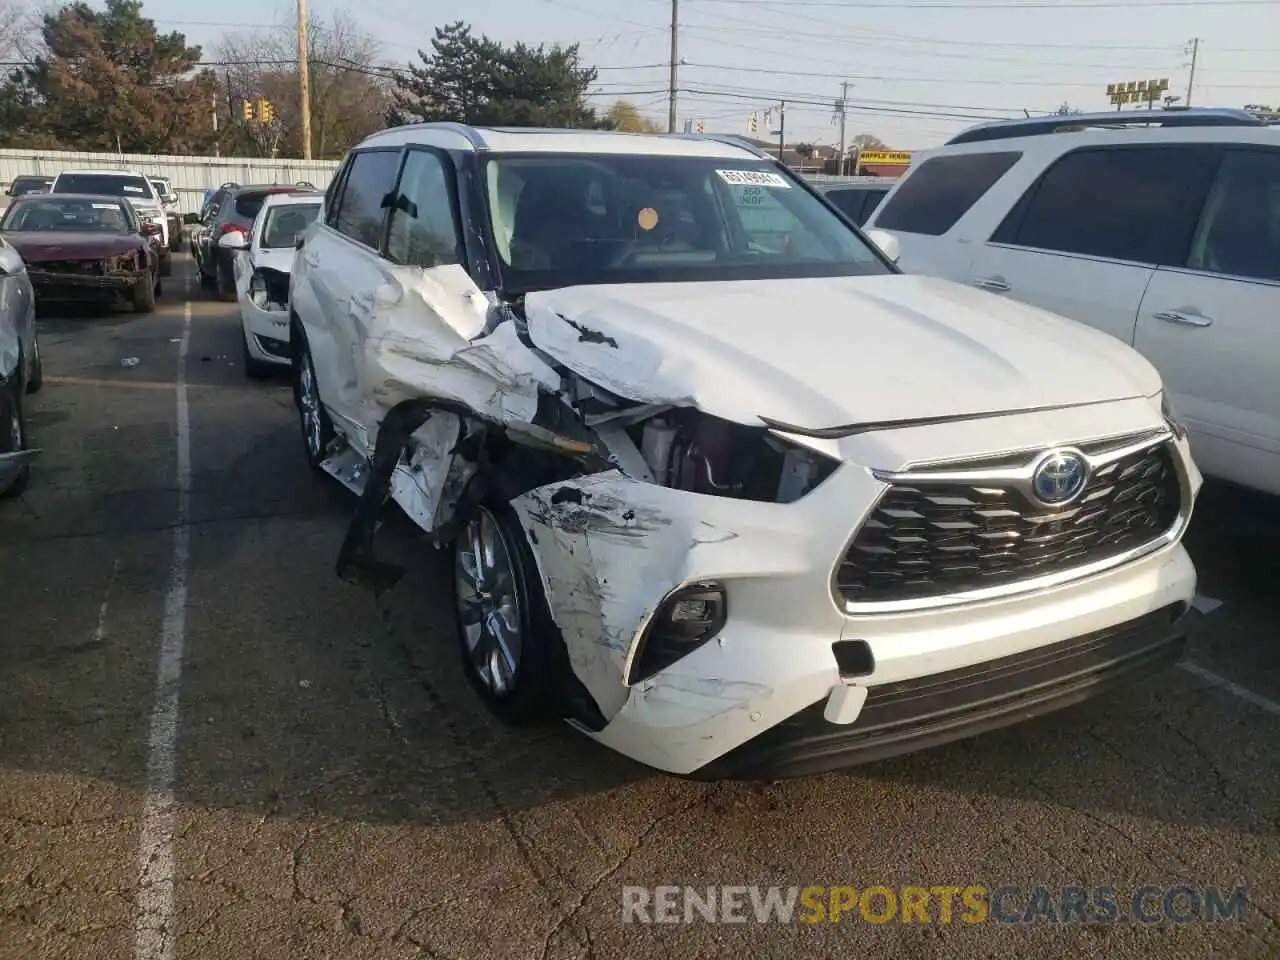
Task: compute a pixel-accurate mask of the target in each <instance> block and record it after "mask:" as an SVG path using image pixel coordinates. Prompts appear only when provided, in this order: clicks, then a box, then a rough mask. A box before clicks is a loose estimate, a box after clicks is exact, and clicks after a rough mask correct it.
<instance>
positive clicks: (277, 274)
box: [249, 267, 289, 310]
mask: <svg viewBox="0 0 1280 960" xmlns="http://www.w3.org/2000/svg"><path fill="white" fill-rule="evenodd" d="M249 299H250V301H251V302H252V303H253V305H254V306H255V307H257V308H258V309H259V310H288V309H289V274H288V273H286V272H284V271H282V270H276V269H274V268H272V267H258V268H257V269H256V270H254V272H253V276H252V277H250V278H249Z"/></svg>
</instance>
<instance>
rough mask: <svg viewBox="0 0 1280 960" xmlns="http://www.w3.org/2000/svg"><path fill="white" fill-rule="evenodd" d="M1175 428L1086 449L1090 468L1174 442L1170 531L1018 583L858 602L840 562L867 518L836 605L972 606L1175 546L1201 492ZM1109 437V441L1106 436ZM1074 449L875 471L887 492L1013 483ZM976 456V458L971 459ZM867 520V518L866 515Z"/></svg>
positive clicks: (850, 610)
mask: <svg viewBox="0 0 1280 960" xmlns="http://www.w3.org/2000/svg"><path fill="white" fill-rule="evenodd" d="M1173 438H1174V433H1173V431H1172V430H1169V429H1161V430H1158V431H1152V432H1150V433H1148V434H1147V435H1145V436H1142V437H1141V438H1140V439H1135V440H1133V441H1132V442H1131V443H1126V444H1124V445H1123V446H1117V447H1113V448H1109V449H1105V450H1103V451H1101V452H1099V453H1096V454H1092V455H1090V454H1084V456H1085V459H1086V460H1088V462H1089V466H1090V469H1091V470H1092V469H1097V468H1098V467H1103V466H1106V465H1107V464H1108V463H1111V462H1113V461H1115V460H1119V459H1121V458H1123V457H1126V456H1129V455H1131V454H1134V453H1139V452H1141V451H1143V450H1146V449H1149V448H1151V447H1157V446H1160V445H1162V444H1168V445H1169V446H1170V448H1171V454H1172V455H1171V459H1172V460H1173V464H1174V469H1175V470H1176V471H1177V475H1178V489H1179V494H1180V496H1181V503H1180V505H1179V507H1178V515H1177V516H1176V517H1175V518H1174V522H1173V524H1172V525H1171V526H1170V527H1169V529H1168V530H1166V531H1165V532H1164V533H1162V534H1160V535H1159V536H1157V537H1156V538H1155V539H1153V540H1151V541H1149V542H1147V543H1144V544H1143V545H1142V546H1139V547H1134V548H1132V549H1130V550H1126V551H1124V552H1123V553H1120V554H1117V555H1116V556H1113V557H1107V558H1106V559H1104V560H1095V561H1093V562H1092V563H1086V564H1083V565H1081V566H1078V567H1072V568H1070V569H1067V570H1059V571H1057V572H1055V573H1050V574H1044V575H1042V576H1038V577H1031V578H1028V579H1026V580H1018V581H1016V582H1013V583H1005V584H1000V585H999V586H994V587H985V588H983V589H980V590H966V591H963V592H960V593H951V594H944V595H942V596H935V597H920V598H916V599H909V600H880V601H870V602H862V603H859V602H854V601H849V600H846V599H845V598H844V597H843V596H842V595H841V592H840V587H839V584H838V582H837V579H838V576H839V572H840V565H841V564H842V563H844V558H845V557H846V556H847V555H848V553H849V550H850V548H851V547H852V546H853V544H854V541H855V540H857V538H858V535H859V534H860V533H861V532H862V524H859V525H858V529H857V530H855V531H854V532H853V536H852V537H850V538H849V539H848V540H847V541H846V542H845V545H844V548H843V549H842V551H841V553H840V556H839V559H838V560H837V561H836V564H835V567H834V568H833V569H832V571H831V592H832V596H833V597H834V598H835V601H836V606H837V607H839V608H840V609H841V611H842V612H843V613H844V614H845V616H847V617H853V618H857V617H868V616H881V615H885V614H897V613H918V612H921V611H926V610H942V609H951V608H955V607H962V606H967V605H970V604H978V603H985V602H987V601H990V600H1000V599H1005V598H1010V597H1017V596H1022V595H1026V594H1032V593H1037V592H1039V591H1041V590H1048V589H1051V588H1054V587H1060V586H1064V585H1066V584H1069V583H1075V582H1078V581H1081V580H1086V579H1088V578H1090V577H1094V576H1097V575H1099V574H1102V573H1106V572H1107V571H1110V570H1114V569H1116V568H1118V567H1122V566H1125V565H1126V564H1129V563H1133V562H1134V561H1136V560H1140V559H1142V558H1143V557H1147V556H1150V555H1152V554H1155V553H1159V552H1160V551H1162V550H1165V549H1167V548H1169V547H1172V546H1174V545H1175V544H1177V543H1178V541H1179V540H1181V539H1182V536H1183V534H1184V533H1185V532H1186V530H1187V527H1188V526H1189V525H1190V523H1191V515H1192V512H1193V510H1194V508H1195V497H1194V496H1193V495H1192V492H1191V478H1190V476H1189V475H1188V472H1187V464H1186V461H1185V459H1184V458H1183V457H1182V456H1181V455H1180V454H1179V453H1178V450H1177V447H1176V445H1174V444H1173V443H1172V441H1173ZM1102 442H1105V441H1102ZM1090 445H1092V444H1081V445H1080V446H1090ZM1055 449H1056V450H1061V449H1070V450H1075V451H1076V452H1080V450H1079V446H1075V447H1072V446H1070V445H1067V444H1063V445H1061V446H1057V447H1053V446H1046V447H1040V448H1036V449H1035V450H1034V451H1028V453H1029V456H1030V461H1029V464H1028V465H1026V466H1023V467H1015V468H1004V469H996V470H983V469H981V468H977V469H972V470H965V469H954V468H958V467H962V466H963V463H964V462H965V461H951V462H949V463H941V464H937V465H932V466H919V467H915V468H912V469H909V470H905V471H900V472H894V471H882V470H872V471H871V473H872V475H873V476H874V477H875V478H876V479H877V480H880V481H881V482H882V483H884V484H885V489H884V491H883V492H882V494H881V497H883V494H884V493H887V492H888V491H889V489H890V488H891V487H892V486H893V485H894V484H898V483H901V484H906V483H913V482H914V483H920V482H924V481H931V482H938V481H942V482H958V483H971V482H977V483H979V484H980V483H981V482H982V481H986V482H989V483H992V484H1000V483H1004V484H1010V483H1011V482H1020V481H1021V480H1022V477H1023V475H1024V473H1025V474H1026V476H1027V477H1028V478H1029V476H1030V473H1031V472H1032V471H1034V466H1035V464H1037V463H1039V461H1040V459H1041V458H1042V457H1043V456H1044V454H1045V453H1046V452H1048V451H1050V450H1055ZM982 459H983V460H991V459H994V458H992V457H983V458H982ZM969 462H973V461H969ZM879 503H880V498H877V500H876V504H875V505H874V506H873V507H872V508H871V509H870V510H868V511H867V513H866V516H867V517H870V516H871V515H872V514H873V513H874V512H875V509H876V507H878V506H879ZM864 522H865V521H864Z"/></svg>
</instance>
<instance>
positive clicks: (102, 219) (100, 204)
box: [0, 195, 132, 234]
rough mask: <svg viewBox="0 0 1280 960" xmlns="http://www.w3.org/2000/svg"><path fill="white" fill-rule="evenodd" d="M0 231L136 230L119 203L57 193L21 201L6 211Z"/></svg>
mask: <svg viewBox="0 0 1280 960" xmlns="http://www.w3.org/2000/svg"><path fill="white" fill-rule="evenodd" d="M0 230H26V231H53V230H76V231H82V232H86V233H115V234H127V233H131V232H132V229H131V227H130V224H129V215H128V213H127V212H126V211H125V210H124V208H123V207H122V206H121V205H120V204H119V203H111V202H109V201H105V200H103V201H94V200H83V199H75V200H72V199H61V198H59V197H58V196H56V195H52V196H42V197H40V198H39V199H35V198H32V199H29V200H19V201H17V202H16V203H14V204H13V205H12V206H11V207H9V209H8V210H6V211H5V214H4V219H3V220H0Z"/></svg>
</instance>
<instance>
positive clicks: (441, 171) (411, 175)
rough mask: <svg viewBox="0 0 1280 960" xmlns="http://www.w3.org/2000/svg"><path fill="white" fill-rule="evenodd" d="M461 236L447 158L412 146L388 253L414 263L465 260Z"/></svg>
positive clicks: (393, 215)
mask: <svg viewBox="0 0 1280 960" xmlns="http://www.w3.org/2000/svg"><path fill="white" fill-rule="evenodd" d="M458 239H459V237H458V229H457V226H456V224H455V222H454V218H453V200H452V197H451V194H450V189H449V174H448V171H447V170H446V169H445V166H444V161H442V160H441V159H440V157H439V156H438V155H436V154H434V153H430V152H428V151H426V150H410V151H409V152H408V153H407V154H406V155H405V160H404V169H403V170H402V171H401V173H400V186H399V188H398V189H397V191H396V204H395V208H394V209H393V210H392V211H391V229H390V231H389V234H388V237H387V257H388V258H389V259H390V260H391V261H392V262H393V263H399V264H404V265H406V266H414V267H438V266H443V265H444V264H448V263H461V262H462V254H461V250H460V249H459V247H460V244H459V243H458Z"/></svg>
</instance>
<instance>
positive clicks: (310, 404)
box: [293, 327, 333, 473]
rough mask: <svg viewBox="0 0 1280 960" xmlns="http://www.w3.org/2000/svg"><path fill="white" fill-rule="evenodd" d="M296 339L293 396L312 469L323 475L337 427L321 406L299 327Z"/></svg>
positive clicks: (305, 345)
mask: <svg viewBox="0 0 1280 960" xmlns="http://www.w3.org/2000/svg"><path fill="white" fill-rule="evenodd" d="M293 335H294V337H295V338H296V340H297V343H298V354H297V357H296V359H295V360H294V364H293V394H294V399H295V400H296V401H297V404H298V421H299V423H300V424H301V426H302V448H303V452H304V454H305V455H306V458H307V464H308V466H310V467H311V469H312V470H315V471H316V472H317V473H323V472H324V470H323V468H322V467H321V466H320V465H321V464H322V463H323V462H324V458H325V451H326V450H328V449H329V443H330V441H332V440H333V424H332V423H331V422H330V420H329V414H328V413H326V412H325V409H324V404H323V403H321V402H320V387H319V385H318V384H317V383H316V370H315V366H314V365H313V364H312V362H311V348H310V346H309V345H308V344H307V339H306V336H305V335H304V334H303V333H302V331H301V330H299V329H297V328H296V327H295V328H294V331H293Z"/></svg>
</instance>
